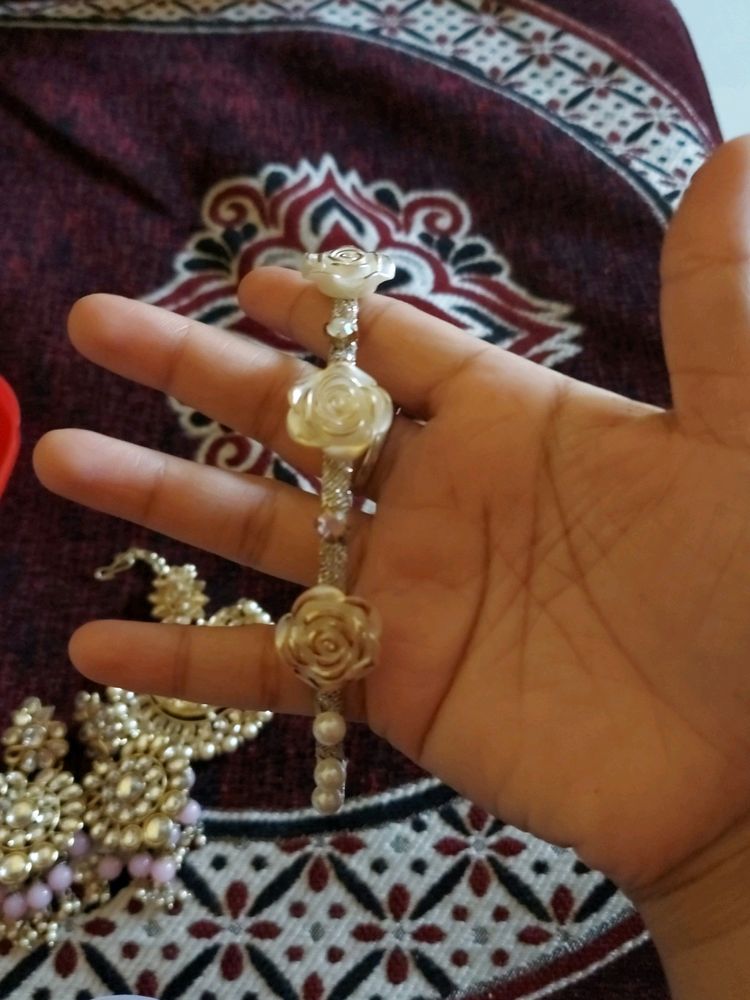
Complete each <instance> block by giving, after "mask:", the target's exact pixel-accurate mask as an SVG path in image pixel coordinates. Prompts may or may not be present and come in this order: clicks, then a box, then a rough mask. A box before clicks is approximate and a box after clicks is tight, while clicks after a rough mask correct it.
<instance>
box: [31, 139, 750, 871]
mask: <svg viewBox="0 0 750 1000" xmlns="http://www.w3.org/2000/svg"><path fill="white" fill-rule="evenodd" d="M748 165H750V143H748V142H739V143H734V144H731V145H729V146H727V147H725V148H724V149H723V150H721V151H720V152H719V153H718V154H717V156H716V157H715V158H714V161H713V162H712V164H711V165H710V166H709V167H708V168H707V169H705V170H704V171H703V172H702V174H701V175H700V176H699V178H698V179H697V181H696V182H695V184H694V186H693V189H692V190H691V191H690V192H689V194H688V196H687V198H686V202H685V204H684V205H683V208H682V209H681V211H680V213H679V215H678V217H677V219H676V220H675V223H674V225H673V227H672V230H671V232H670V234H669V237H668V241H667V247H666V250H665V263H664V273H665V287H664V300H663V326H664V337H665V347H666V350H667V356H668V361H669V364H670V374H671V378H672V388H673V394H674V401H675V409H674V411H670V412H663V411H661V410H657V409H655V408H652V407H648V406H644V405H642V404H637V403H634V402H632V401H629V400H626V399H624V398H622V397H619V396H616V395H613V394H611V393H607V392H604V391H602V390H599V389H596V388H593V387H591V386H588V385H585V384H583V383H579V382H576V381H574V380H572V379H569V378H566V377H565V376H562V375H560V374H558V373H555V372H552V371H549V370H547V369H544V368H540V367H538V366H536V365H534V364H532V363H530V362H527V361H525V360H523V359H520V358H517V357H515V356H513V355H509V354H507V353H506V352H504V351H502V350H500V349H499V348H495V347H492V346H488V345H486V344H484V343H482V342H479V341H477V340H476V339H474V338H472V337H471V336H469V335H467V334H465V333H463V332H461V331H460V330H457V329H455V328H453V327H451V326H449V325H447V324H444V323H441V322H439V321H436V320H434V319H432V318H430V317H428V316H425V315H423V314H422V313H420V312H418V311H416V310H414V309H412V308H410V307H408V306H406V305H403V304H400V303H396V302H394V301H392V300H388V299H386V298H382V297H374V298H373V299H372V300H369V301H368V302H366V303H364V304H363V308H362V313H361V330H362V334H361V338H360V364H361V366H362V367H363V368H364V369H365V370H367V371H369V372H371V373H372V374H373V375H374V376H375V377H376V378H377V380H378V381H379V382H380V383H381V384H382V385H383V386H384V387H385V388H387V389H388V391H389V392H390V393H391V395H392V396H393V398H394V400H395V401H396V402H397V403H399V404H400V405H401V406H402V408H403V411H404V413H405V414H409V416H408V417H407V416H405V415H402V416H399V417H398V418H397V421H396V423H395V424H394V428H393V430H392V432H391V435H390V437H389V439H388V441H387V444H386V447H385V450H384V452H383V455H382V457H381V460H380V462H379V463H378V466H377V468H376V470H375V472H374V474H373V477H372V479H371V481H370V483H369V484H368V489H367V492H368V493H369V495H370V496H371V497H372V498H373V499H374V500H376V501H377V504H378V508H377V514H376V515H375V516H374V517H370V516H368V515H366V514H358V515H357V516H356V519H355V524H354V527H353V531H352V539H351V545H350V548H351V581H350V585H349V591H350V592H351V593H355V594H359V595H361V596H363V597H365V598H366V599H368V600H369V601H371V602H372V603H373V604H374V605H375V606H376V607H377V608H378V610H379V611H380V613H381V615H382V618H383V623H384V633H383V647H382V654H381V662H380V665H379V667H378V669H377V670H376V671H375V672H374V673H373V674H372V675H371V677H370V678H369V679H368V680H367V682H366V683H365V684H362V685H360V686H358V687H353V688H352V689H351V690H350V691H349V692H348V697H349V708H350V710H351V712H352V714H355V715H357V716H359V717H361V718H364V719H366V721H367V722H368V723H369V724H370V725H371V726H372V727H373V729H375V730H376V731H377V732H379V733H381V734H382V735H383V736H385V737H386V738H387V739H389V740H390V741H391V742H392V743H393V744H394V745H395V746H397V747H398V748H400V749H401V750H403V751H404V752H405V753H406V754H408V755H409V756H411V757H412V758H414V759H415V760H416V761H417V762H419V763H420V764H421V765H422V766H424V767H425V768H427V769H428V770H431V771H433V772H434V773H436V774H438V775H440V776H441V777H442V778H443V779H445V780H446V781H447V782H449V783H450V784H452V785H453V786H454V787H456V788H457V789H459V790H460V791H461V792H463V793H464V794H466V795H467V796H469V797H470V798H472V799H474V800H475V801H478V802H480V803H482V804H483V805H485V806H486V807H487V808H489V809H490V810H491V811H493V812H495V813H496V814H498V815H501V816H502V817H503V818H504V819H506V820H508V821H510V822H513V823H515V824H517V825H519V826H521V827H523V828H525V829H529V830H531V831H532V832H534V833H536V834H537V835H539V836H542V837H544V838H547V839H549V840H552V841H554V842H557V843H561V844H569V845H573V846H575V847H576V849H577V850H578V851H579V853H580V854H581V856H582V857H583V858H584V859H585V860H586V861H587V862H588V863H589V864H591V865H594V866H596V867H598V868H601V869H602V870H604V871H606V872H607V873H608V874H610V875H611V876H612V877H613V878H615V879H616V880H618V881H619V882H620V883H621V884H623V885H624V886H626V887H629V888H631V889H639V888H641V887H644V886H647V885H648V884H650V883H652V882H654V881H655V880H657V879H658V878H659V877H661V876H662V875H663V874H664V873H665V872H667V871H669V870H670V868H672V867H673V866H674V865H675V864H676V863H678V862H679V861H681V860H682V859H684V858H685V857H687V856H688V855H689V854H691V853H692V852H695V851H698V850H701V849H702V848H704V847H705V846H706V845H707V844H709V843H710V842H711V841H713V840H715V839H716V838H717V837H719V836H720V835H721V834H722V833H723V832H724V831H725V830H726V829H728V828H729V827H730V826H731V825H732V824H733V823H735V822H736V821H737V820H738V819H740V818H741V817H742V815H743V814H744V813H745V812H746V811H747V810H748V806H749V804H750V767H748V763H750V761H749V758H750V671H748V669H747V663H748V654H749V653H750V618H749V616H748V613H747V601H746V599H745V598H746V594H747V590H748V584H749V583H750V529H749V528H748V518H747V512H748V510H749V509H750V419H748V416H749V414H750V406H749V402H750V393H748V388H749V385H748V383H749V382H750V300H749V299H750V292H749V291H748V288H749V287H750V280H748V279H749V276H750V269H748V266H747V255H748V250H749V246H748V239H747V237H746V235H745V231H746V229H747V220H748V217H750V180H748V177H749V176H750V171H748ZM743 212H744V217H743V214H742V213H743ZM240 298H241V301H242V303H243V305H244V307H245V308H246V310H247V312H248V313H249V314H250V315H252V316H253V317H254V318H255V319H257V320H259V321H260V322H263V323H266V324H267V325H269V326H270V327H272V328H274V329H276V330H280V331H282V332H284V333H286V334H288V335H289V336H291V337H293V338H294V339H295V340H297V341H298V342H299V343H300V344H302V345H303V346H304V347H305V348H307V349H309V350H313V351H318V352H321V351H323V350H324V346H325V345H324V335H323V333H322V328H323V325H324V322H325V320H326V318H327V316H328V312H329V305H328V303H327V301H326V300H324V299H323V297H322V296H320V295H319V293H317V292H316V291H315V290H314V289H313V288H312V287H311V286H309V285H307V283H305V282H303V281H302V279H301V278H299V276H298V275H296V274H294V273H291V272H286V271H281V270H279V269H263V270H261V271H258V272H256V273H253V274H251V275H249V276H248V277H247V278H246V279H245V280H244V282H243V285H242V287H241V289H240ZM70 325H71V336H72V338H73V341H74V343H75V344H76V346H77V347H78V348H79V350H81V351H82V353H84V354H85V355H86V356H87V357H89V358H91V359H92V360H93V361H95V362H97V363H99V364H102V365H104V366H106V367H108V368H110V369H112V370H113V371H117V372H119V373H120V374H123V375H125V376H127V377H130V378H133V379H135V380H137V381H139V382H142V383H144V384H147V385H150V386H154V387H156V388H159V389H162V390H165V391H168V392H169V393H171V394H173V395H175V396H177V397H178V398H180V399H182V400H184V401H185V402H189V403H190V404H191V405H193V406H195V407H196V408H198V409H200V410H202V411H203V412H206V413H208V414H210V415H211V416H212V417H214V418H216V419H217V420H219V421H221V422H222V423H224V424H228V425H230V426H232V427H234V428H236V429H237V430H238V431H241V432H242V433H245V434H248V435H250V436H252V437H255V438H257V439H259V440H261V441H263V442H264V443H266V444H267V445H268V446H269V447H271V448H273V449H274V450H276V451H278V452H279V453H280V454H282V455H283V456H284V457H285V458H286V459H287V460H288V461H289V462H291V463H292V464H294V465H296V466H298V467H299V468H301V469H302V470H304V471H305V472H306V473H308V474H314V473H315V472H316V471H317V468H318V466H317V464H316V463H317V461H318V459H317V457H316V455H315V454H314V453H313V452H311V451H310V452H308V451H307V450H305V449H302V448H300V447H299V446H297V445H294V444H293V443H292V442H291V441H290V440H289V438H288V436H287V434H286V431H285V429H284V418H285V413H286V405H287V404H286V393H287V390H288V388H289V386H290V385H291V384H293V383H294V382H295V381H297V380H298V379H299V378H300V376H301V375H302V374H303V373H304V370H305V364H304V363H303V362H301V361H299V360H298V359H295V358H292V357H289V356H287V355H282V354H278V353H276V352H274V351H272V350H271V349H269V348H266V347H263V346H260V345H258V344H255V343H252V342H250V341H248V340H245V339H243V338H240V337H237V336H235V335H233V334H230V333H226V332H224V331H218V330H214V329H209V328H207V327H202V326H200V325H197V324H194V323H191V322H189V321H187V320H185V319H183V318H182V317H179V316H175V315H173V314H170V313H167V312H164V311H162V310H158V309H156V308H154V307H151V306H146V305H143V304H140V303H135V302H130V301H128V300H124V299H120V298H116V297H113V296H101V295H97V296H92V297H89V298H87V299H84V300H82V301H81V302H80V303H78V304H77V306H76V307H75V308H74V310H73V313H72V315H71V324H70ZM84 437H85V440H83V438H84ZM36 464H37V470H38V472H39V475H40V477H41V479H42V481H43V482H44V483H45V484H46V485H48V486H49V487H50V488H51V489H53V490H55V491H57V492H59V493H61V494H63V495H65V496H68V497H70V498H72V499H75V500H77V501H79V502H83V503H86V504H88V505H89V506H92V507H95V508H97V509H101V510H105V511H108V512H110V513H113V514H116V515H119V516H122V517H125V518H129V519H131V520H134V521H137V522H139V523H142V524H145V525H147V526H149V527H151V528H154V529H156V530H159V531H163V532H165V533H168V534H170V535H173V536H174V537H178V538H181V539H183V540H185V541H188V542H190V543H192V544H195V545H198V546H201V547H204V548H208V549H211V550H213V551H215V552H219V553H221V554H223V555H225V556H227V557H229V558H233V559H236V560H238V561H240V562H244V563H248V564H252V565H254V566H257V567H258V568H260V569H262V570H264V571H266V572H269V573H272V574H275V575H279V576H283V577H286V578H288V579H292V580H295V581H297V582H299V583H301V584H305V585H309V584H310V583H311V582H312V581H313V580H314V577H315V572H316V565H317V563H316V555H317V538H316V536H315V532H314V531H313V529H312V528H311V522H312V521H313V520H314V516H315V513H316V511H317V501H316V500H315V498H314V497H312V496H310V495H307V494H303V493H300V492H299V491H296V490H294V489H293V488H291V487H289V486H287V485H285V484H281V483H277V482H272V481H269V480H265V479H262V480H257V479H252V478H249V477H238V476H235V475H232V474H230V473H225V472H222V471H220V470H217V469H212V468H207V467H202V466H196V465H194V464H193V463H190V462H186V461H184V460H181V459H176V458H172V457H167V456H164V455H160V454H157V453H155V452H150V451H148V450H146V449H142V448H138V447H136V446H134V445H129V444H125V443H123V442H118V441H113V440H111V439H108V438H104V437H101V436H98V435H92V434H89V433H88V432H83V431H72V430H68V431H56V432H53V433H52V434H50V435H48V436H47V437H45V438H44V439H43V440H42V442H40V444H39V446H38V448H37V453H36ZM134 650H137V651H138V655H135V656H134V655H133V653H134ZM71 652H72V656H73V659H74V662H76V664H77V665H78V666H79V667H80V669H82V670H83V671H84V672H85V673H87V674H89V675H90V676H92V677H95V678H96V679H98V680H102V681H104V682H106V683H116V684H120V685H123V686H126V687H131V688H136V689H141V690H151V691H154V692H158V693H171V694H175V695H179V696H180V697H187V698H192V699H194V700H200V701H208V702H214V703H222V704H228V703H236V704H245V705H253V706H256V707H268V708H272V709H274V710H286V711H306V710H308V709H309V707H310V694H309V691H307V690H306V689H305V688H304V687H302V686H301V685H300V684H299V682H298V681H296V680H295V679H294V678H293V677H292V676H287V675H286V674H285V673H284V672H283V671H282V669H281V667H280V665H279V664H278V662H277V660H276V656H275V652H274V647H273V635H272V632H271V630H270V629H268V628H267V627H264V626H251V627H248V628H247V629H242V630H236V629H199V628H191V627H188V626H164V625H160V626H158V627H157V626H155V625H147V624H140V623H124V622H97V623H92V624H90V625H88V626H85V627H84V628H83V629H82V630H80V631H79V632H78V633H77V634H76V636H75V637H74V639H73V642H72V644H71ZM134 664H137V666H134Z"/></svg>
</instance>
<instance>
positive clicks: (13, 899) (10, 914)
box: [3, 892, 28, 920]
mask: <svg viewBox="0 0 750 1000" xmlns="http://www.w3.org/2000/svg"><path fill="white" fill-rule="evenodd" d="M27 905H28V904H27V903H26V897H25V896H24V894H23V893H22V892H12V893H11V894H10V896H6V897H5V899H4V900H3V915H4V916H6V917H7V918H8V920H20V919H21V917H22V916H23V915H24V913H25V912H26V909H27Z"/></svg>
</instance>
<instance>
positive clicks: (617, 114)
mask: <svg viewBox="0 0 750 1000" xmlns="http://www.w3.org/2000/svg"><path fill="white" fill-rule="evenodd" d="M0 23H2V24H6V25H17V26H30V27H34V26H41V25H44V24H48V25H51V24H54V25H55V26H58V27H60V26H63V27H64V26H66V25H70V26H71V27H76V28H81V27H89V28H97V27H102V26H106V27H107V28H109V29H112V28H118V27H122V28H127V29H130V30H132V29H133V28H136V29H138V28H141V29H143V30H154V29H159V30H169V29H170V28H173V29H177V30H179V29H180V28H181V27H183V28H184V26H185V25H187V24H195V25H200V26H201V29H202V30H205V31H280V30H283V29H284V28H285V27H287V28H290V29H294V30H301V29H305V30H314V31H336V32H343V33H345V34H348V35H351V36H353V37H356V38H359V39H361V40H362V41H365V42H370V43H376V44H379V45H387V46H389V47H392V48H394V49H398V50H400V51H403V52H406V53H410V54H412V55H414V56H416V57H419V58H423V59H429V60H430V61H431V62H434V63H436V64H438V65H440V66H443V67H444V68H446V69H448V70H450V71H452V72H456V73H460V74H461V75H463V76H466V77H468V78H469V79H471V80H472V81H473V82H474V83H476V84H477V85H478V86H482V87H488V88H490V89H492V90H495V91H497V92H498V93H499V94H502V95H503V96H504V97H506V98H508V99H510V100H513V101H516V102H518V103H520V104H523V105H524V106H525V107H527V108H528V109H529V110H530V111H533V112H534V113H536V114H539V115H541V116H543V117H544V118H546V119H547V120H548V121H549V122H551V123H552V124H553V125H555V126H556V127H557V128H559V129H561V130H562V131H564V132H565V133H566V134H568V135H569V136H570V137H571V138H573V139H574V140H575V141H576V142H578V143H580V144H581V145H582V146H584V147H585V148H586V149H587V150H588V151H589V152H590V153H591V154H592V155H594V156H596V157H598V158H600V159H603V160H604V161H605V162H607V163H608V164H609V166H610V167H611V168H612V169H613V170H616V171H617V173H618V174H619V175H620V176H621V177H622V178H623V180H624V181H625V182H626V183H628V184H629V185H630V186H631V187H632V188H633V189H634V190H635V191H637V192H638V194H639V195H640V196H641V197H643V198H645V199H646V201H647V202H648V203H649V204H650V206H651V208H652V210H653V211H654V213H655V214H656V215H657V216H658V217H659V218H660V219H662V220H665V219H667V218H668V217H669V215H670V214H671V212H672V211H673V209H674V206H675V205H676V203H677V202H678V201H679V199H680V197H681V196H682V192H683V191H684V189H685V187H686V185H687V183H688V181H689V179H690V177H691V176H692V174H693V173H694V172H695V171H696V170H697V169H698V167H700V165H701V164H702V163H703V161H704V160H705V159H706V156H707V155H708V152H709V151H710V149H711V146H712V141H711V137H710V135H709V134H708V132H707V130H706V126H705V125H704V124H703V123H702V122H701V120H700V119H699V118H698V116H697V115H696V114H695V112H694V111H693V109H692V108H691V107H690V105H689V104H687V102H686V101H685V100H684V99H683V98H682V97H681V96H680V95H679V94H678V93H677V92H676V91H675V90H674V89H673V88H672V87H671V86H670V85H669V84H668V83H667V82H666V81H665V80H663V79H662V78H660V77H659V76H658V75H657V74H656V73H654V72H653V71H652V70H651V69H650V68H649V67H647V66H645V65H643V64H641V63H638V62H637V60H635V59H634V58H633V57H632V55H630V54H627V53H625V52H622V51H620V50H619V49H618V47H617V46H616V45H615V44H614V43H613V42H612V41H611V40H610V39H607V38H605V37H604V36H601V35H598V34H596V33H595V32H592V31H590V30H589V29H587V28H585V27H584V25H582V24H578V23H576V22H574V21H571V20H570V19H567V18H563V17H562V16H561V15H559V14H558V12H556V11H555V10H553V9H552V8H547V7H544V5H543V4H541V3H535V2H525V3H518V4H503V3H498V2H494V0H490V2H487V0H469V2H463V0H445V2H435V0H390V2H388V3H385V4H375V3H372V2H371V0H260V2H248V0H234V2H232V0H228V2H227V0H221V2H219V0H172V2H169V3H161V2H158V3H157V2H144V0H76V2H74V3H64V2H54V0H53V2H48V3H35V2H29V3H26V2H20V3H19V2H0Z"/></svg>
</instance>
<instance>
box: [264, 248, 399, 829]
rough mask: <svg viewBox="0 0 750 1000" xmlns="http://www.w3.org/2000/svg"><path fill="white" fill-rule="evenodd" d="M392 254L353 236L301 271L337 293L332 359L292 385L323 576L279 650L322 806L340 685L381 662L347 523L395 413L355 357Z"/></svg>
mask: <svg viewBox="0 0 750 1000" xmlns="http://www.w3.org/2000/svg"><path fill="white" fill-rule="evenodd" d="M395 270H396V269H395V265H394V263H393V261H391V260H390V259H389V258H388V257H386V255H385V254H382V253H373V252H366V251H364V250H360V249H359V248H358V247H353V246H346V247H341V248H339V249H338V250H332V251H331V252H329V253H318V254H308V255H307V256H306V258H305V261H304V264H303V267H302V273H303V274H304V276H305V277H307V278H309V279H310V280H311V281H312V282H314V284H315V285H316V286H317V288H318V289H319V291H321V292H323V294H324V295H327V296H329V297H330V298H332V299H333V309H332V315H331V318H330V320H329V322H328V323H327V324H326V326H325V332H326V334H327V336H328V340H329V352H328V363H327V365H326V367H325V368H324V369H322V370H316V371H314V372H312V373H311V374H310V375H309V376H308V377H307V378H306V379H305V380H304V381H303V382H301V383H300V384H299V385H296V386H294V388H293V389H292V390H291V392H290V393H289V404H290V405H289V411H288V414H287V429H288V431H289V435H290V437H291V438H292V440H294V441H296V442H297V443H298V444H302V445H306V446H308V447H311V448H318V449H320V450H321V451H322V456H323V460H322V461H323V469H322V477H321V491H320V494H321V496H320V499H321V511H320V516H319V517H318V519H317V522H316V528H317V532H318V535H319V537H320V563H319V570H318V582H317V585H316V586H314V587H311V588H310V589H309V590H306V591H304V593H302V594H300V596H299V597H298V598H297V600H296V601H295V602H294V604H293V606H292V609H291V611H290V612H289V613H288V614H286V615H284V616H283V617H282V618H281V619H280V620H279V623H278V625H277V626H276V648H277V651H278V654H279V656H280V658H281V660H282V661H283V662H284V663H285V664H287V665H288V666H289V667H291V668H292V670H293V671H294V672H295V674H296V675H297V676H298V677H299V678H300V679H301V680H303V681H304V682H305V683H306V684H309V685H310V686H311V687H313V688H314V689H315V710H316V716H315V720H314V722H313V735H314V737H315V754H316V765H315V775H314V780H315V788H314V790H313V793H312V803H313V805H314V806H315V808H316V809H317V810H318V811H319V812H321V813H335V812H337V811H338V810H339V809H340V808H341V805H342V804H343V801H344V789H345V783H346V761H345V757H344V747H343V741H344V737H345V735H346V720H345V718H344V715H343V712H342V708H343V689H344V686H345V685H346V684H347V683H349V682H351V681H358V680H361V679H362V678H364V677H365V676H366V675H367V674H368V673H369V672H370V671H371V670H372V669H373V667H374V666H375V663H376V661H377V657H378V653H379V648H380V631H381V626H380V618H379V615H378V613H377V611H376V609H375V608H373V607H372V606H371V605H370V604H369V603H368V602H367V601H365V600H363V599H362V598H361V597H357V596H354V595H351V594H348V593H347V582H348V580H347V578H348V553H347V533H348V530H349V521H350V517H351V510H352V504H353V488H356V487H358V486H359V485H360V484H363V485H364V484H365V483H366V478H367V476H368V475H369V474H370V472H371V471H372V469H373V467H374V465H375V463H376V461H377V458H378V455H379V453H380V450H381V449H382V447H383V444H384V442H385V439H386V436H387V434H388V431H389V429H390V426H391V423H392V420H393V404H392V402H391V398H390V396H389V395H388V393H387V392H386V391H385V390H384V389H383V388H381V387H380V386H379V385H378V384H377V383H376V381H375V379H374V378H372V376H370V375H368V374H367V373H366V372H364V371H362V369H360V368H358V367H357V364H356V361H357V334H358V315H359V301H358V300H359V298H360V297H362V296H364V295H368V294H369V293H370V292H374V291H375V289H376V288H377V287H378V285H379V284H381V283H382V282H383V281H387V280H389V279H390V278H392V277H393V276H394V274H395Z"/></svg>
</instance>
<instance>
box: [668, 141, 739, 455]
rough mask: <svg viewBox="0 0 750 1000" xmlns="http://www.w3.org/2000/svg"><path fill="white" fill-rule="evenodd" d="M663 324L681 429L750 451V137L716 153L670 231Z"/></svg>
mask: <svg viewBox="0 0 750 1000" xmlns="http://www.w3.org/2000/svg"><path fill="white" fill-rule="evenodd" d="M661 320H662V333H663V337H664V349H665V352H666V356H667V365H668V367H669V377H670V382H671V385H672V399H673V402H674V408H675V412H676V416H677V420H678V423H679V425H680V427H681V428H682V429H683V430H684V431H685V432H686V433H687V434H694V435H697V436H702V437H706V436H708V437H712V438H714V439H716V440H719V441H722V442H724V443H726V444H731V445H737V444H743V445H750V136H744V137H743V138H740V139H735V140H733V141H732V142H728V143H726V144H725V145H723V146H721V147H720V148H719V149H718V150H717V151H716V153H714V155H713V156H712V157H711V159H710V160H709V161H708V163H707V164H706V165H705V166H704V167H702V168H701V170H699V171H698V173H697V174H696V175H695V177H694V179H693V182H692V184H691V186H690V188H689V190H688V191H687V193H686V195H685V198H684V200H683V202H682V204H681V206H680V208H679V210H678V212H677V214H676V215H675V217H674V220H673V221H672V224H671V225H670V227H669V230H668V232H667V237H666V240H665V243H664V250H663V254H662V298H661Z"/></svg>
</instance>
